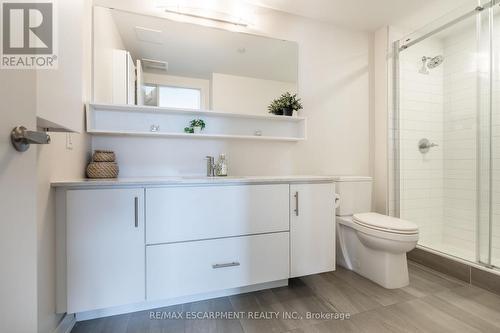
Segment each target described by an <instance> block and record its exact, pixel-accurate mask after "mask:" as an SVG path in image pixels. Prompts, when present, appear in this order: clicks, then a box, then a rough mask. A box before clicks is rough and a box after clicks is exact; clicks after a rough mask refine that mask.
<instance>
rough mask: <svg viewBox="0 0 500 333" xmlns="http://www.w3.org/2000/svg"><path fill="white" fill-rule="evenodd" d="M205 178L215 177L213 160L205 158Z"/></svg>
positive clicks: (211, 157) (210, 157)
mask: <svg viewBox="0 0 500 333" xmlns="http://www.w3.org/2000/svg"><path fill="white" fill-rule="evenodd" d="M206 159H207V177H215V158H214V157H213V156H207V157H206Z"/></svg>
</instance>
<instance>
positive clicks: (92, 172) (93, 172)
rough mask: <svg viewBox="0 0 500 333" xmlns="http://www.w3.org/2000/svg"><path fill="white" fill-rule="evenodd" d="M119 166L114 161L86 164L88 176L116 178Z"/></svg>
mask: <svg viewBox="0 0 500 333" xmlns="http://www.w3.org/2000/svg"><path fill="white" fill-rule="evenodd" d="M118 173H119V168H118V164H116V163H115V162H90V163H89V165H88V166H87V177H89V178H116V177H118Z"/></svg>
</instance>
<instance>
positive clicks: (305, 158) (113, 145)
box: [92, 1, 372, 176]
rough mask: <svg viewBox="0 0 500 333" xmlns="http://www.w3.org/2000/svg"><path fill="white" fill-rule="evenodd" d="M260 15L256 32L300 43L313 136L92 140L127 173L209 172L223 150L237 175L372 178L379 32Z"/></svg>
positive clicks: (301, 77)
mask: <svg viewBox="0 0 500 333" xmlns="http://www.w3.org/2000/svg"><path fill="white" fill-rule="evenodd" d="M100 3H104V4H106V3H107V4H109V5H110V6H113V7H115V8H120V7H122V8H123V6H124V5H123V4H122V5H120V2H119V1H115V2H113V1H111V2H110V1H100ZM125 9H126V8H125ZM128 9H132V10H139V11H140V10H141V7H138V8H128ZM255 16H256V17H258V18H259V20H258V28H257V29H256V30H257V31H253V32H257V33H260V34H263V35H268V36H271V37H275V38H281V39H285V40H292V41H297V42H298V44H299V86H298V91H299V95H300V97H301V98H302V101H303V104H304V110H303V111H302V112H301V115H302V116H306V117H308V128H307V131H308V140H307V141H304V142H300V143H272V142H256V141H255V142H253V141H229V140H227V141H216V140H193V139H147V138H107V137H93V140H92V148H93V149H100V148H102V149H113V150H115V151H116V153H117V156H118V162H119V163H120V170H121V175H122V176H138V175H171V174H179V173H184V174H185V173H197V174H203V173H204V172H205V164H204V160H203V158H204V157H205V156H206V155H207V154H217V153H220V152H225V153H226V154H228V160H229V167H230V173H231V174H233V175H266V174H268V175H275V174H292V173H295V174H299V173H302V174H358V175H369V174H370V173H371V164H370V135H371V134H370V110H369V109H370V107H369V105H370V70H371V60H370V48H371V42H372V35H371V34H370V33H365V32H355V31H350V30H345V29H340V28H337V27H335V26H334V25H331V24H327V23H321V22H317V21H312V20H309V19H304V18H301V17H297V16H293V15H288V14H283V13H280V12H276V11H273V10H268V9H256V13H255Z"/></svg>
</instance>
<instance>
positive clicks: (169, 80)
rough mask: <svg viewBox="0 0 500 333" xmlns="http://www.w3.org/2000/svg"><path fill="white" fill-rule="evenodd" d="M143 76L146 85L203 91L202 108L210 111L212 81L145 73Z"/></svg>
mask: <svg viewBox="0 0 500 333" xmlns="http://www.w3.org/2000/svg"><path fill="white" fill-rule="evenodd" d="M143 76H144V83H153V84H159V85H163V86H172V87H183V88H196V89H199V90H200V91H201V108H202V109H210V80H205V79H198V78H193V77H186V76H175V75H164V74H156V73H144V74H143Z"/></svg>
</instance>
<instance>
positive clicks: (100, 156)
mask: <svg viewBox="0 0 500 333" xmlns="http://www.w3.org/2000/svg"><path fill="white" fill-rule="evenodd" d="M115 158H116V157H115V153H114V152H113V151H111V150H96V151H95V152H94V156H92V161H94V162H114V161H115Z"/></svg>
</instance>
